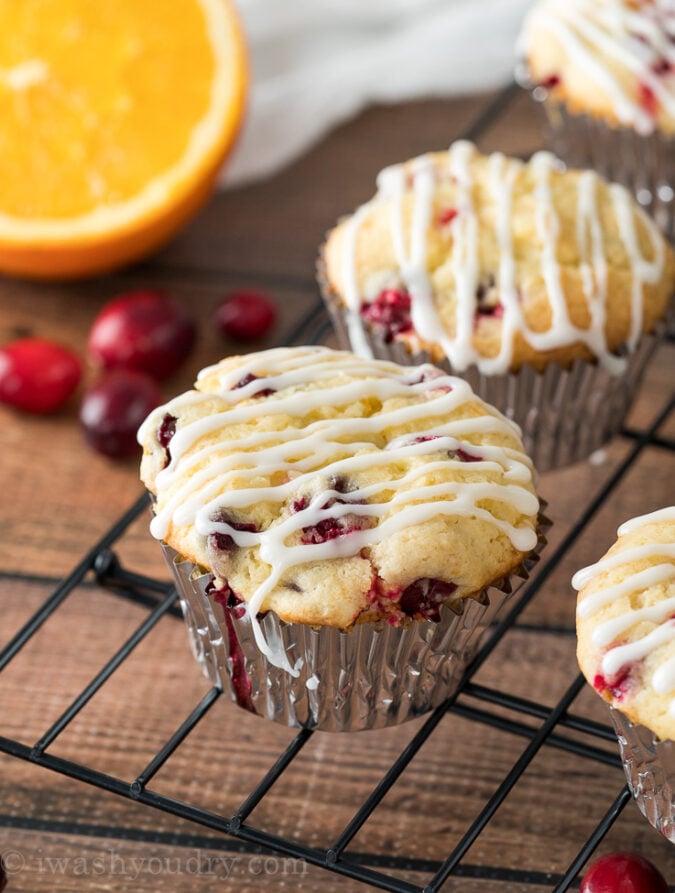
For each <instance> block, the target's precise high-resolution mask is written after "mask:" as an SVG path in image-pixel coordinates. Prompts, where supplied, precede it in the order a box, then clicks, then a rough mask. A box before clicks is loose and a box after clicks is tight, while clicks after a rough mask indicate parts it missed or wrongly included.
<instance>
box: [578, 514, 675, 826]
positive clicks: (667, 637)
mask: <svg viewBox="0 0 675 893" xmlns="http://www.w3.org/2000/svg"><path fill="white" fill-rule="evenodd" d="M572 585H573V586H574V587H575V588H577V589H578V590H579V600H578V605H577V635H578V650H577V654H578V659H579V665H580V667H581V669H582V672H583V673H584V675H585V677H586V679H587V680H588V682H589V683H590V684H591V685H592V686H593V688H594V689H595V690H596V691H597V692H598V694H599V695H600V696H601V697H602V698H604V700H605V701H607V702H608V703H609V704H610V705H611V707H612V708H613V710H612V718H613V720H614V723H615V727H616V729H617V734H618V736H619V742H620V744H621V752H622V756H623V761H624V767H625V769H626V775H627V777H628V781H629V784H630V785H631V788H632V790H633V794H634V796H635V798H636V800H637V802H638V805H639V806H640V809H641V810H642V812H643V813H644V814H645V815H646V816H647V817H648V818H649V820H650V821H651V823H652V824H653V825H654V826H655V827H657V828H658V829H659V830H660V831H662V833H663V834H665V836H666V837H668V838H669V839H670V840H672V841H673V842H674V843H675V507H672V506H671V507H668V508H664V509H661V510H659V511H655V512H652V513H650V514H648V515H643V516H641V517H639V518H633V519H632V520H630V521H627V522H626V523H625V524H623V525H622V526H621V527H620V528H619V530H618V540H617V542H616V543H615V544H614V545H613V546H612V547H611V549H610V550H609V551H608V552H607V553H606V555H605V556H604V557H603V558H601V559H600V561H598V562H597V564H594V565H591V566H590V567H587V568H584V569H582V570H581V571H579V572H578V573H577V574H576V575H575V576H574V578H573V580H572Z"/></svg>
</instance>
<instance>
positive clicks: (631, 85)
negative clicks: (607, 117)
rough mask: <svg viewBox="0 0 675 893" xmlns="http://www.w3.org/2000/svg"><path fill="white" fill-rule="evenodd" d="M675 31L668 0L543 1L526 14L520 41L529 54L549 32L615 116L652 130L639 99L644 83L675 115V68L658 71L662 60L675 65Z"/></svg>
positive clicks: (641, 129) (644, 130) (651, 120)
mask: <svg viewBox="0 0 675 893" xmlns="http://www.w3.org/2000/svg"><path fill="white" fill-rule="evenodd" d="M674 29H675V9H674V8H673V4H672V2H670V0H656V2H654V3H644V4H643V8H642V9H641V10H640V11H638V10H636V9H632V8H631V7H629V6H628V4H627V3H625V2H623V0H542V2H540V3H539V4H538V5H537V6H535V8H534V9H533V10H532V11H531V13H530V14H529V15H528V17H527V19H526V22H525V27H524V29H523V33H522V39H521V41H520V42H519V45H520V46H521V47H522V49H523V51H524V53H525V54H526V55H529V53H530V52H531V50H532V48H533V47H534V45H535V41H536V40H537V38H538V36H539V35H541V33H542V32H548V33H549V34H550V35H552V36H553V37H554V38H555V39H556V40H557V41H558V42H559V44H560V45H561V47H562V48H563V49H564V51H565V53H566V54H567V56H568V58H569V60H570V62H571V63H572V65H573V66H574V67H575V68H577V69H578V70H579V71H581V72H583V73H584V75H585V76H587V77H588V78H589V80H590V82H591V83H590V84H589V89H591V90H592V89H593V86H592V85H595V87H597V88H599V89H600V90H601V91H602V92H603V93H604V94H605V96H606V97H607V99H608V100H609V102H610V104H611V106H612V109H613V111H614V114H615V115H616V118H617V120H618V121H619V122H621V123H622V124H624V125H626V126H632V127H635V129H636V130H637V131H638V132H639V133H642V134H648V133H651V132H653V130H654V128H655V121H654V117H653V114H652V113H651V112H650V110H648V109H647V108H645V107H644V106H643V105H642V104H641V102H640V99H639V97H640V87H639V85H640V84H642V85H645V86H646V87H647V88H649V90H651V91H652V93H653V95H654V97H655V99H656V100H657V101H658V103H659V104H660V105H661V106H662V107H663V110H664V112H665V113H666V114H667V115H668V116H670V117H673V116H675V80H674V79H673V77H672V70H671V71H670V72H668V76H667V77H663V76H659V74H658V73H657V72H656V71H655V66H658V65H659V64H662V63H663V62H664V61H665V62H666V63H668V64H669V65H671V66H672V65H673V63H675V46H673V43H672V41H671V40H670V39H669V35H672V34H673V31H674ZM603 57H606V58H603ZM626 76H628V77H626ZM563 77H564V75H563Z"/></svg>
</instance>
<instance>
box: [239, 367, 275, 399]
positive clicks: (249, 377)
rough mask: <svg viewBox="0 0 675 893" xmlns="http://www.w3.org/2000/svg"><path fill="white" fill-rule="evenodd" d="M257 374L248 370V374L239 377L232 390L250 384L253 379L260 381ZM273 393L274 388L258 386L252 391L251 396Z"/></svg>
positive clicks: (266, 395) (263, 395)
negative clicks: (257, 388)
mask: <svg viewBox="0 0 675 893" xmlns="http://www.w3.org/2000/svg"><path fill="white" fill-rule="evenodd" d="M261 380H263V381H264V379H261V377H260V376H259V375H254V374H253V373H252V372H249V373H248V375H245V376H244V377H243V378H242V379H240V380H239V381H238V382H237V383H236V385H235V386H234V388H233V389H232V390H236V388H245V387H246V385H248V384H251V382H253V381H261ZM273 393H274V388H260V390H258V391H255V392H254V393H253V395H252V396H253V397H269V395H270V394H273Z"/></svg>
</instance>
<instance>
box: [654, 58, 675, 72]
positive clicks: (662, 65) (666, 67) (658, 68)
mask: <svg viewBox="0 0 675 893" xmlns="http://www.w3.org/2000/svg"><path fill="white" fill-rule="evenodd" d="M672 70H673V66H672V65H671V63H670V62H669V61H668V60H667V59H665V58H661V59H658V60H657V61H656V62H655V63H654V64H653V65H652V71H653V72H654V74H658V75H666V74H670V72H671V71H672Z"/></svg>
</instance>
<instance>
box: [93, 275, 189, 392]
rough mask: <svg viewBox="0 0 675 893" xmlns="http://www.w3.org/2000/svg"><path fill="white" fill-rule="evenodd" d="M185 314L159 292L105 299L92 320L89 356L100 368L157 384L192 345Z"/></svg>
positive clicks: (133, 293)
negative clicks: (139, 374)
mask: <svg viewBox="0 0 675 893" xmlns="http://www.w3.org/2000/svg"><path fill="white" fill-rule="evenodd" d="M196 334H197V330H196V328H195V324H194V322H193V320H192V318H191V317H190V316H189V314H188V313H187V311H186V310H184V309H183V307H181V306H180V305H179V304H177V303H176V302H175V301H173V300H171V298H169V297H168V296H167V295H165V294H164V293H163V292H160V291H150V290H147V291H133V292H129V293H127V294H124V295H120V296H119V297H118V298H115V299H114V300H112V301H110V302H109V303H108V304H106V305H105V307H104V308H103V310H102V311H101V312H100V313H99V315H98V316H97V317H96V319H95V320H94V324H93V326H92V328H91V332H90V333H89V344H88V346H89V353H90V354H91V356H92V357H93V358H94V359H95V360H97V361H98V362H99V363H101V365H102V366H103V367H104V368H105V369H133V370H135V371H136V372H145V373H147V374H148V375H150V376H152V377H153V378H156V379H157V380H159V381H161V380H162V379H164V378H168V376H169V375H172V374H173V373H174V372H175V371H176V369H178V367H179V366H180V365H181V363H182V362H183V360H185V358H186V357H187V355H188V354H189V353H190V351H191V350H192V347H193V346H194V342H195V337H196Z"/></svg>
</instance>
